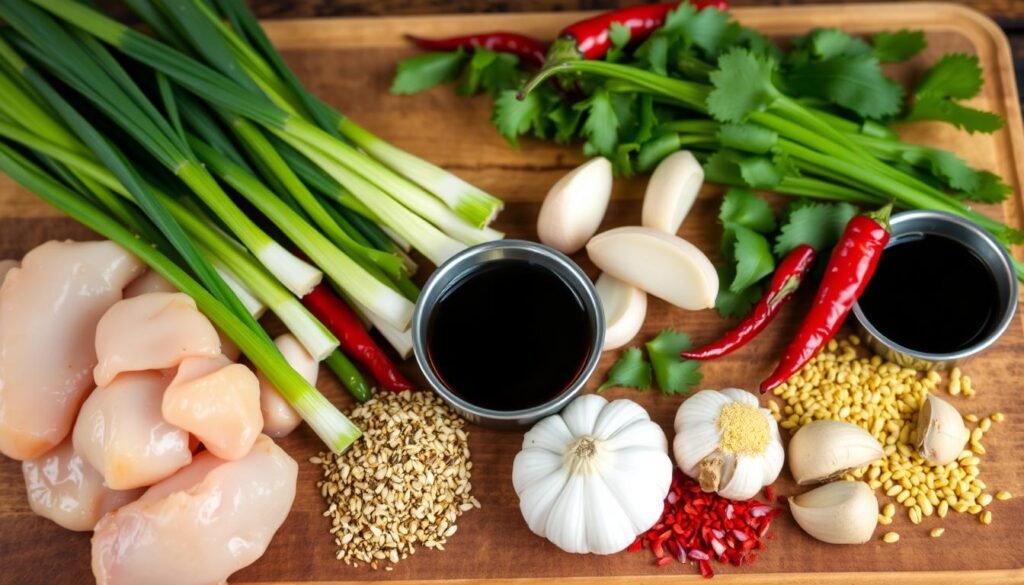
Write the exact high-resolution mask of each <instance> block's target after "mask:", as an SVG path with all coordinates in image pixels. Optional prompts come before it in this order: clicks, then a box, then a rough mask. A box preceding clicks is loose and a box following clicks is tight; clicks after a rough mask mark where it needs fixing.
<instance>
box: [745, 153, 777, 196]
mask: <svg viewBox="0 0 1024 585" xmlns="http://www.w3.org/2000/svg"><path fill="white" fill-rule="evenodd" d="M739 164H740V176H741V177H743V182H744V183H746V184H747V185H748V186H750V187H753V188H754V189H773V188H775V187H777V186H778V185H779V183H781V182H782V177H783V170H782V169H781V168H780V167H777V166H776V165H775V161H774V160H773V159H772V158H771V157H768V156H749V157H747V158H745V159H743V160H741V161H740V163H739Z"/></svg>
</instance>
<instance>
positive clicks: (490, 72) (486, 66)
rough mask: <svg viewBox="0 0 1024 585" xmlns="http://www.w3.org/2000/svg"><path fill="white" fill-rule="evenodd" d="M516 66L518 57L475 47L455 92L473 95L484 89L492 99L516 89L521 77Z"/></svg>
mask: <svg viewBox="0 0 1024 585" xmlns="http://www.w3.org/2000/svg"><path fill="white" fill-rule="evenodd" d="M518 64H519V57H516V56H515V55H510V54H508V53H496V52H494V51H491V50H488V49H484V48H481V47H477V48H476V49H475V50H474V51H473V56H472V57H471V58H470V60H469V64H468V65H467V66H466V70H465V72H464V73H463V74H462V79H461V80H460V81H459V86H458V87H457V88H456V90H455V92H456V93H458V94H459V95H475V94H477V93H478V92H479V91H480V90H481V89H484V90H486V91H487V93H489V94H491V96H492V97H494V96H497V95H498V94H500V93H501V92H502V91H505V90H508V89H518V88H519V85H520V83H521V77H522V74H521V73H520V72H519V69H518V68H517V65H518Z"/></svg>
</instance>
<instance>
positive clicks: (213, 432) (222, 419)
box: [162, 356, 263, 461]
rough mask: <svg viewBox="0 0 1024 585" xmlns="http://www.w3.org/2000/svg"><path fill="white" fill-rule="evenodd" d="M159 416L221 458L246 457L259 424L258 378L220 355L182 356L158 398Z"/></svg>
mask: <svg viewBox="0 0 1024 585" xmlns="http://www.w3.org/2000/svg"><path fill="white" fill-rule="evenodd" d="M162 411H163V416H164V420H166V421H167V422H169V423H171V424H173V425H176V426H178V427H181V428H182V429H185V430H186V431H188V432H190V433H192V434H193V435H195V436H196V438H198V439H199V440H200V441H201V442H202V443H203V445H205V446H206V448H207V449H209V450H210V452H211V453H213V454H214V455H216V456H217V457H220V458H221V459H227V460H232V461H233V460H235V459H241V458H242V457H245V455H246V454H247V453H248V452H249V449H251V448H252V445H253V443H255V442H256V438H257V437H259V435H260V430H261V429H262V428H263V415H262V414H260V383H259V381H258V380H257V379H256V375H255V374H253V373H252V371H251V370H250V369H249V368H247V367H245V366H243V365H242V364H234V363H231V361H229V360H228V358H226V357H224V356H218V357H216V358H186V359H185V360H184V361H182V362H181V365H180V366H178V374H177V375H176V376H175V377H174V381H173V382H171V385H170V386H168V387H167V391H166V392H164V398H163V407H162Z"/></svg>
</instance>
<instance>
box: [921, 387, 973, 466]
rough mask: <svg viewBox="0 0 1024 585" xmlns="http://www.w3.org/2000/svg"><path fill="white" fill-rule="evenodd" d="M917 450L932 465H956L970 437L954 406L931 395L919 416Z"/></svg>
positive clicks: (922, 406)
mask: <svg viewBox="0 0 1024 585" xmlns="http://www.w3.org/2000/svg"><path fill="white" fill-rule="evenodd" d="M916 432H917V450H918V452H919V453H920V454H921V457H924V459H925V460H927V461H928V462H929V463H931V464H933V465H946V464H948V463H952V462H954V461H956V458H957V456H959V455H960V452H961V451H963V449H964V446H966V445H967V440H968V439H969V438H970V436H971V433H970V431H968V430H967V427H966V426H965V425H964V419H963V417H962V416H960V412H959V411H958V410H957V409H956V407H954V406H953V405H952V404H950V403H948V402H946V401H945V400H943V399H941V398H939V397H937V396H935V395H934V394H929V395H928V397H927V398H926V399H925V402H924V404H923V405H921V410H920V411H919V412H918V415H917V431H916Z"/></svg>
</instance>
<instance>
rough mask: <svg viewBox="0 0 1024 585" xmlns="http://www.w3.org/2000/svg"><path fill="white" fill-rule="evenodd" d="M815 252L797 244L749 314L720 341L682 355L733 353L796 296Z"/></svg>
mask: <svg viewBox="0 0 1024 585" xmlns="http://www.w3.org/2000/svg"><path fill="white" fill-rule="evenodd" d="M814 256H815V254H814V248H812V247H810V246H808V245H807V244H802V245H800V246H797V247H796V248H794V249H793V251H791V252H790V253H789V254H787V255H786V257H785V258H783V259H782V262H780V263H779V267H778V269H776V270H775V276H774V277H772V283H771V286H769V287H768V291H767V292H765V294H764V296H763V297H761V300H760V301H758V303H757V306H756V307H754V310H753V311H751V312H750V315H748V316H747V317H746V318H745V319H743V320H742V321H741V322H740V323H739V324H738V325H737V326H736V327H734V328H733V329H732V330H731V331H729V332H728V333H726V334H725V335H723V336H722V338H721V339H719V340H718V341H716V342H714V343H711V344H709V345H705V346H704V347H702V348H699V349H693V350H690V351H684V352H682V353H681V354H680V355H682V356H683V357H684V358H687V359H691V360H710V359H714V358H717V357H722V356H723V355H727V354H730V353H732V352H734V351H736V350H737V349H739V348H741V347H743V346H744V345H746V344H747V343H748V342H749V341H750V340H751V339H753V338H754V337H755V336H757V334H758V333H760V332H761V331H762V330H763V329H764V328H765V327H767V326H768V323H771V321H772V319H774V318H775V316H776V315H778V314H779V309H781V308H782V305H784V304H786V301H788V300H789V299H790V298H792V297H793V293H795V292H796V289H798V288H799V287H800V285H801V284H802V283H803V281H804V276H805V275H806V274H807V271H808V270H809V269H810V267H811V264H813V263H814Z"/></svg>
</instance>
